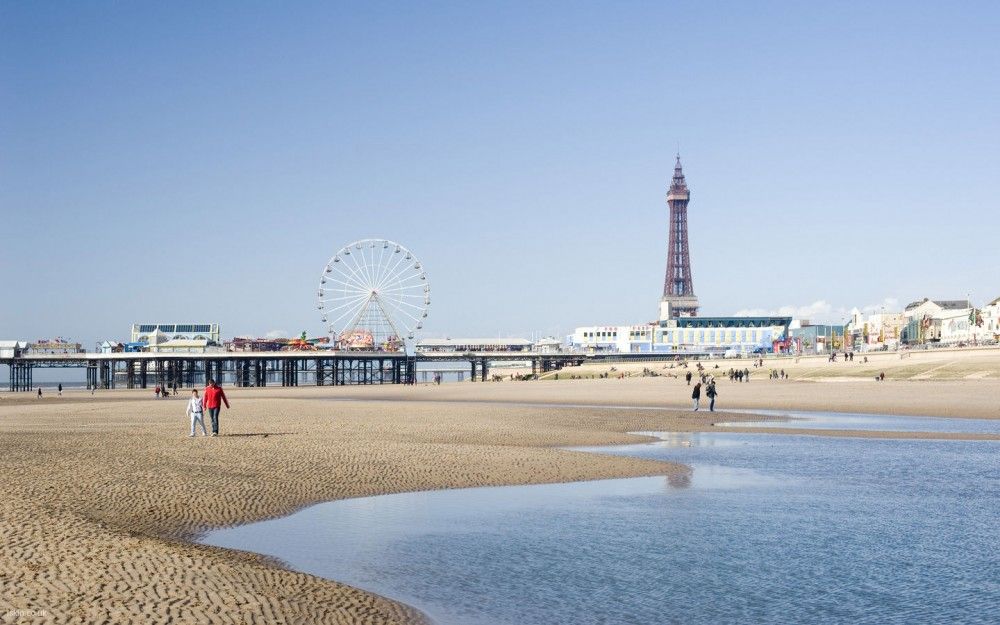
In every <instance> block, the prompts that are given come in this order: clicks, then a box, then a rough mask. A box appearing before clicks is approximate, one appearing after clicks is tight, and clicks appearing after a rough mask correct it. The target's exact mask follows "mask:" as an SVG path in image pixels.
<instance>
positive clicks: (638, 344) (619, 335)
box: [566, 323, 656, 353]
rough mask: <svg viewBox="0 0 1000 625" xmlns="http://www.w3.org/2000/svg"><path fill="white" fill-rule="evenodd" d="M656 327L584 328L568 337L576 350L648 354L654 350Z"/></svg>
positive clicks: (651, 325) (567, 340)
mask: <svg viewBox="0 0 1000 625" xmlns="http://www.w3.org/2000/svg"><path fill="white" fill-rule="evenodd" d="M655 328H656V326H655V325H653V324H649V323H645V324H639V325H630V326H584V327H579V328H576V329H575V330H574V331H573V334H570V335H569V336H567V337H566V342H567V343H568V344H569V345H570V347H571V348H572V349H574V350H580V351H591V352H605V351H614V352H623V353H633V352H648V351H652V349H653V336H654V333H655V332H654V331H655Z"/></svg>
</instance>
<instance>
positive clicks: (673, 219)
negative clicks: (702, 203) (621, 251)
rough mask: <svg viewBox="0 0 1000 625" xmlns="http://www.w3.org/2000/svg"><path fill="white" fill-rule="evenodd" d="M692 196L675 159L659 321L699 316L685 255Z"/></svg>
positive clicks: (668, 195)
mask: <svg viewBox="0 0 1000 625" xmlns="http://www.w3.org/2000/svg"><path fill="white" fill-rule="evenodd" d="M690 199H691V194H690V193H689V192H688V188H687V183H686V182H685V181H684V171H683V170H682V169H681V155H680V154H678V155H677V163H676V164H675V165H674V178H673V180H672V181H671V182H670V191H669V192H668V193H667V205H668V206H669V207H670V245H669V249H668V251H667V275H666V278H664V280H663V299H662V300H660V319H668V318H672V317H693V316H695V315H697V314H698V298H697V297H695V294H694V284H693V283H692V281H691V257H690V255H689V254H688V223H687V207H688V200H690Z"/></svg>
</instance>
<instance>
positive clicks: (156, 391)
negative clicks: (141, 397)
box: [153, 384, 161, 399]
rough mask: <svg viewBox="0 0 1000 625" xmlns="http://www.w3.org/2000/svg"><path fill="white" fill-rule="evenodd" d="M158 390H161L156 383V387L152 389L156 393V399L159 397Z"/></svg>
mask: <svg viewBox="0 0 1000 625" xmlns="http://www.w3.org/2000/svg"><path fill="white" fill-rule="evenodd" d="M160 390H161V389H160V385H159V384H157V385H156V389H154V390H153V392H154V393H156V398H157V399H159V398H160Z"/></svg>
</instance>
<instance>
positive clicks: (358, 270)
mask: <svg viewBox="0 0 1000 625" xmlns="http://www.w3.org/2000/svg"><path fill="white" fill-rule="evenodd" d="M359 252H360V251H359V250H355V251H354V253H352V254H351V262H352V263H354V267H353V269H354V270H355V274H354V275H356V276H357V278H358V283H359V284H360V285H361V287H362V288H366V289H370V288H371V278H370V277H369V276H368V272H367V271H365V268H364V265H363V264H362V263H361V262H359V261H358V256H361V255H362V253H359Z"/></svg>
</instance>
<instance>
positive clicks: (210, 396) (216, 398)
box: [202, 380, 229, 436]
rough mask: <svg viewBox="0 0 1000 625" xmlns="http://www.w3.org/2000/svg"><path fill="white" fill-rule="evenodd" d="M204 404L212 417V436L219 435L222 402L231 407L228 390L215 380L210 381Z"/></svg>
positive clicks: (206, 389) (203, 400)
mask: <svg viewBox="0 0 1000 625" xmlns="http://www.w3.org/2000/svg"><path fill="white" fill-rule="evenodd" d="M202 404H203V405H204V406H205V412H207V413H208V416H209V417H210V418H211V419H212V436H218V435H219V410H221V407H222V404H225V405H226V408H229V400H228V399H226V392H225V391H224V390H222V387H221V386H219V385H218V384H216V383H215V380H209V381H208V386H206V387H205V395H204V398H203V399H202Z"/></svg>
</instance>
